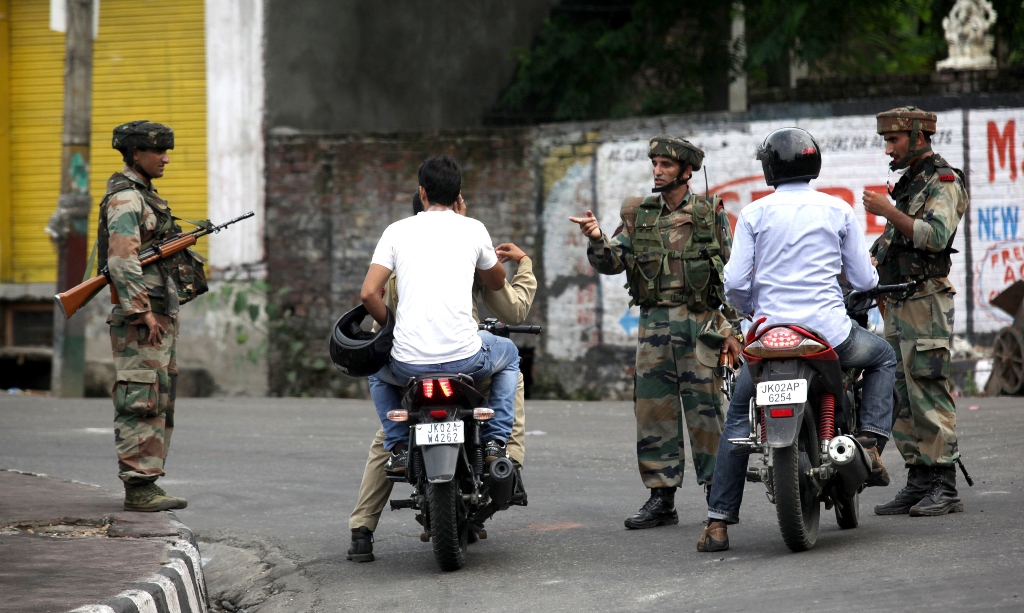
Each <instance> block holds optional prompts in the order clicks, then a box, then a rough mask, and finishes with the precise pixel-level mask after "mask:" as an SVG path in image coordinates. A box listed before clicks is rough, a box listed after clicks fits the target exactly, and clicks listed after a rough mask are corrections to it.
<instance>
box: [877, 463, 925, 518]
mask: <svg viewBox="0 0 1024 613" xmlns="http://www.w3.org/2000/svg"><path fill="white" fill-rule="evenodd" d="M930 487H931V470H930V469H929V468H928V467H927V466H916V465H915V466H911V467H910V468H909V470H908V471H907V484H906V485H905V486H903V489H901V490H900V491H899V492H898V493H897V494H896V498H894V499H892V501H890V502H887V503H885V504H879V505H875V515H906V514H907V513H909V512H910V507H912V506H914V505H915V504H917V503H918V502H920V501H921V499H922V498H924V496H925V494H927V493H928V490H929V488H930Z"/></svg>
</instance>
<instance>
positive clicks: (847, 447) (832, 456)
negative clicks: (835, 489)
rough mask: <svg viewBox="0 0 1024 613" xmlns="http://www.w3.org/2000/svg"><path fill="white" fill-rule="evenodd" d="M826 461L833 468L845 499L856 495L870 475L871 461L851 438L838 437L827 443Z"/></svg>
mask: <svg viewBox="0 0 1024 613" xmlns="http://www.w3.org/2000/svg"><path fill="white" fill-rule="evenodd" d="M828 459H829V460H830V461H831V462H832V465H833V466H834V467H835V469H836V473H837V474H838V476H839V479H840V480H841V481H842V487H843V492H844V494H845V495H846V496H847V497H852V496H853V495H854V494H856V493H857V491H858V490H859V489H860V486H861V485H863V484H864V482H865V481H866V480H867V478H868V475H870V474H871V461H870V460H869V459H868V455H867V453H865V451H864V448H863V447H861V445H860V443H858V442H857V439H855V438H853V437H850V436H845V435H840V436H837V437H835V438H834V439H832V440H831V441H829V444H828Z"/></svg>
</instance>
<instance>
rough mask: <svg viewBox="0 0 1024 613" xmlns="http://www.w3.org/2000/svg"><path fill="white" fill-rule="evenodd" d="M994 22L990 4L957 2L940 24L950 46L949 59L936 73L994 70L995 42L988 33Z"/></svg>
mask: <svg viewBox="0 0 1024 613" xmlns="http://www.w3.org/2000/svg"><path fill="white" fill-rule="evenodd" d="M995 22H996V11H995V9H993V8H992V3H991V2H989V0H956V4H954V5H953V10H951V11H950V12H949V16H947V17H946V18H944V19H943V20H942V29H943V30H945V31H946V43H947V44H948V45H949V57H948V58H946V59H944V60H942V61H941V62H939V63H937V64H936V65H935V67H936V68H937V69H938V70H985V69H988V68H995V67H996V59H995V58H994V57H992V47H993V45H994V44H995V38H994V37H993V36H992V35H991V34H989V33H988V31H989V29H990V28H991V27H992V26H993V25H994V24H995Z"/></svg>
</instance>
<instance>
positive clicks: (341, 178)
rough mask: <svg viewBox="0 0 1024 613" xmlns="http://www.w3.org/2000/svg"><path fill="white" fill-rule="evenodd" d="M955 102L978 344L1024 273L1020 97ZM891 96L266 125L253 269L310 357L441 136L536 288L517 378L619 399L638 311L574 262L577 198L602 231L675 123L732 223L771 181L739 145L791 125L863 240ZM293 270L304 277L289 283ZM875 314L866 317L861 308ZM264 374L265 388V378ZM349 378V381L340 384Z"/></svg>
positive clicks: (871, 223) (968, 287)
mask: <svg viewBox="0 0 1024 613" xmlns="http://www.w3.org/2000/svg"><path fill="white" fill-rule="evenodd" d="M925 102H927V101H925ZM966 102H972V104H964V105H963V106H962V107H960V108H945V109H943V110H941V111H940V112H939V113H938V116H939V132H938V133H937V134H936V135H935V137H934V139H933V145H934V147H935V150H936V151H938V152H939V153H940V154H942V155H943V156H944V157H945V158H946V159H947V160H948V161H949V162H950V163H951V164H953V165H955V166H958V167H960V168H963V169H964V170H965V172H966V173H967V176H968V183H969V190H970V193H971V197H972V202H971V207H970V209H969V211H970V212H969V215H967V216H965V218H964V220H963V221H962V222H961V226H960V230H959V232H958V234H957V237H956V241H955V243H954V247H955V248H956V249H957V250H958V253H957V254H955V255H954V260H953V270H952V272H951V275H950V276H951V278H952V280H953V283H954V285H955V286H956V287H957V290H958V292H957V295H956V298H955V304H956V308H957V317H956V322H955V331H956V333H957V334H961V335H967V336H969V337H970V338H971V339H972V340H975V341H981V342H985V341H986V340H988V339H991V336H992V334H993V333H994V332H995V331H997V330H998V329H999V328H1001V327H1002V326H1004V325H1006V324H1007V323H1008V322H1009V320H1010V318H1009V316H1008V315H1006V314H1004V313H1002V312H1001V311H999V310H998V309H995V308H993V307H991V306H989V305H988V300H990V299H991V297H992V296H994V295H995V294H997V293H998V292H999V291H1001V290H1002V289H1004V288H1005V287H1007V286H1008V285H1009V284H1011V283H1012V282H1013V281H1015V280H1017V279H1020V278H1022V277H1024V227H1022V226H1021V224H1020V211H1019V208H1020V202H1021V201H1022V200H1024V150H1022V149H1021V148H1022V147H1024V97H1021V99H1020V100H1017V101H1016V106H1013V107H1009V108H978V107H979V106H980V105H981V104H984V102H985V99H984V98H977V99H974V100H973V101H972V100H967V101H966ZM921 105H922V106H925V105H924V104H923V103H921ZM892 106H894V105H892V104H889V103H888V102H881V103H874V104H872V103H870V102H863V103H862V108H859V109H855V110H854V112H852V113H850V114H843V115H830V114H829V111H830V108H829V107H810V106H806V105H800V106H796V105H794V106H791V107H777V108H774V109H770V112H768V111H769V110H766V109H760V110H757V111H755V112H754V113H751V114H745V115H739V114H732V115H729V114H714V115H699V116H674V117H655V118H647V119H632V120H623V121H609V122H593V123H584V124H553V125H547V126H540V127H538V128H531V129H521V130H504V131H500V132H495V131H486V130H474V131H464V132H459V133H439V134H420V135H416V136H396V135H385V136H368V137H350V138H328V137H322V136H292V137H273V138H271V139H270V142H269V146H268V160H269V162H268V179H267V181H268V197H267V199H268V217H269V218H270V219H272V220H273V221H272V222H271V223H270V228H271V230H269V231H268V242H269V243H270V244H274V245H281V246H282V248H283V249H284V251H281V252H278V249H277V248H275V249H274V250H273V252H274V253H272V255H271V259H270V261H269V263H268V267H269V271H268V273H269V277H268V278H269V280H270V282H271V285H272V286H275V287H277V286H280V285H282V284H287V285H289V286H290V287H291V288H292V289H293V292H292V293H291V294H290V295H289V297H288V301H289V302H290V304H292V305H295V308H297V309H298V308H302V309H305V312H306V313H307V316H306V318H305V320H304V321H302V322H299V321H296V322H295V323H296V324H298V325H297V328H298V329H301V330H305V331H306V332H307V333H308V334H309V338H311V339H316V342H317V343H321V345H320V347H321V348H320V349H319V350H318V352H319V353H318V355H321V356H324V357H325V358H326V343H324V341H323V339H325V338H326V334H327V330H328V329H329V326H330V324H331V322H332V321H333V319H334V318H336V317H337V316H338V315H340V314H341V312H343V311H344V310H346V309H347V308H349V307H350V306H352V305H354V304H355V303H356V300H357V294H358V289H359V285H360V283H361V281H362V278H363V276H364V275H365V272H366V268H367V266H368V264H369V258H370V255H371V253H372V250H373V247H374V245H375V244H376V241H377V239H378V238H379V236H380V233H381V232H382V231H383V229H384V228H385V227H386V225H387V224H388V223H390V222H392V221H394V220H396V219H398V218H400V217H402V216H405V215H407V214H408V210H409V205H408V200H409V196H410V193H411V186H412V185H414V184H415V181H414V174H413V171H414V169H415V166H416V164H417V163H418V162H419V161H420V160H422V159H423V158H424V157H426V155H428V154H430V153H438V152H442V151H446V152H449V153H452V154H453V155H455V156H456V157H457V158H458V159H460V160H461V161H462V162H463V164H464V166H465V168H466V177H467V179H466V184H465V187H464V190H463V192H464V194H465V196H466V198H467V201H469V202H470V203H471V207H470V213H471V214H472V215H474V216H475V217H477V218H479V219H481V221H483V222H484V223H485V224H486V225H487V226H488V227H489V228H490V229H491V232H492V235H493V237H494V240H495V241H496V242H497V241H501V240H506V238H512V239H513V240H516V241H520V240H521V241H522V243H521V244H522V245H524V246H525V247H526V248H527V250H528V251H529V252H530V253H531V255H533V257H534V261H535V263H536V264H537V267H536V268H537V270H538V275H539V277H540V291H539V293H538V298H537V301H536V303H535V305H534V309H533V311H532V312H531V315H530V322H531V323H536V324H541V325H543V326H545V333H544V334H543V335H542V336H541V337H540V339H539V340H538V343H539V344H538V346H537V355H536V360H535V363H534V373H533V375H534V381H535V382H536V388H535V390H534V391H535V392H538V393H539V394H541V395H556V396H573V395H574V396H576V397H595V396H597V397H606V398H629V397H631V396H632V374H633V352H634V351H635V343H636V331H637V323H638V310H637V309H636V308H635V307H634V308H633V309H629V308H628V307H627V304H628V300H629V299H628V296H627V294H626V291H625V289H624V288H623V284H624V279H623V278H621V275H620V276H617V277H607V276H601V275H597V274H595V272H594V271H593V270H592V269H591V267H590V266H589V264H588V263H587V261H586V256H585V249H586V245H585V242H584V241H583V240H582V237H581V236H580V233H579V230H578V228H577V227H576V226H575V225H574V224H571V223H570V222H568V220H567V219H566V218H567V217H568V216H569V215H572V214H577V213H581V212H582V211H584V210H586V209H591V210H593V211H594V212H595V214H596V215H597V216H598V217H599V219H600V220H601V224H602V227H603V228H604V229H605V231H607V232H611V231H613V230H614V229H615V227H616V226H617V225H618V221H619V220H618V210H619V205H620V203H621V201H622V198H624V197H627V196H631V195H636V194H644V193H649V190H650V185H651V178H650V162H649V160H648V159H647V156H646V145H647V139H648V138H649V137H650V136H651V135H653V134H658V133H671V134H680V135H685V136H687V137H688V138H690V139H691V140H692V141H693V142H694V143H695V144H697V145H698V146H700V147H701V148H703V149H704V150H705V151H706V152H707V158H706V161H705V165H706V168H707V178H706V181H707V188H708V189H710V191H711V192H713V193H717V194H718V195H720V196H721V197H722V198H723V200H724V201H725V205H726V209H727V211H728V212H729V214H730V216H731V217H732V218H733V220H734V222H735V217H736V216H737V215H738V214H739V212H740V211H741V210H742V208H743V207H744V206H746V205H747V204H749V203H750V202H752V201H754V200H756V199H757V198H759V197H761V196H763V195H765V194H767V193H770V189H771V188H768V187H766V186H765V184H764V181H763V176H762V173H761V168H760V164H759V163H758V162H756V161H755V160H754V151H755V148H756V146H757V145H758V144H759V143H760V142H761V141H762V140H763V138H764V136H765V135H767V134H768V133H769V132H770V131H772V130H773V129H776V128H778V127H783V126H787V125H797V126H800V127H803V128H805V129H807V130H809V131H810V132H811V133H812V134H813V135H815V136H816V137H817V139H818V141H819V143H820V145H821V147H822V151H823V153H824V163H823V167H822V172H821V175H820V177H819V178H818V179H817V180H816V181H814V182H812V186H814V187H815V188H817V189H819V190H821V191H825V192H827V193H830V194H833V195H835V196H837V197H839V198H841V199H843V200H845V201H846V202H848V203H850V205H851V206H852V207H853V208H854V211H855V212H856V214H857V217H858V219H859V221H860V223H861V226H862V228H863V229H864V232H865V235H866V238H867V240H868V241H869V242H870V241H873V240H874V239H875V238H876V237H877V236H878V235H879V234H880V233H881V231H882V229H883V227H884V223H883V220H880V219H877V218H875V216H873V215H867V214H866V212H865V211H864V209H863V206H862V204H861V194H862V192H863V191H864V190H866V189H867V190H874V191H884V190H885V189H886V184H887V182H890V181H891V182H893V183H895V181H896V180H897V179H898V177H897V176H896V175H895V174H891V173H889V171H888V159H887V158H886V157H885V155H884V153H883V151H884V146H883V143H882V141H881V138H880V137H879V136H877V135H876V134H875V133H874V126H875V119H874V113H875V112H878V111H880V110H885V109H888V108H891V107H892ZM925 108H927V107H925ZM765 116H768V117H767V118H765ZM691 186H692V189H694V190H698V191H704V189H705V176H704V175H703V174H702V173H701V174H698V176H697V177H695V180H694V181H693V182H692V183H691ZM473 203H481V204H482V203H487V205H488V206H473ZM492 203H493V204H492ZM286 245H292V246H286ZM531 250H532V251H531ZM303 265H305V266H306V267H307V268H305V269H303V268H302V266H303ZM306 271H308V272H306ZM296 275H304V276H303V277H302V278H303V281H302V284H301V285H300V284H297V283H296ZM307 283H308V285H305V284H307ZM311 304H315V305H316V310H315V311H314V310H313V309H311V308H310V307H309V305H311ZM874 319H875V322H876V323H877V324H879V325H880V324H881V321H880V318H878V316H877V313H876V314H874ZM314 349H315V347H314ZM288 368H292V366H289V365H288V364H287V360H285V359H283V355H278V356H277V357H276V358H272V366H271V369H272V373H273V372H276V371H277V370H282V369H288ZM324 374H325V378H324V379H323V381H327V382H329V383H326V384H321V385H320V387H319V388H317V387H316V385H311V386H310V387H307V388H304V389H307V390H308V389H320V390H322V392H321V393H336V389H337V388H338V386H341V385H344V383H339V381H347V380H343V379H342V378H341V377H340V376H339V375H336V374H334V373H333V372H330V371H328V372H327V373H324ZM311 383H312V382H311ZM271 388H272V389H274V390H279V389H282V388H281V387H280V386H279V384H278V383H277V379H276V378H275V377H272V381H271ZM357 392H358V390H357V389H356V388H355V387H353V388H352V393H357Z"/></svg>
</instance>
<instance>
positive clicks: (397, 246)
mask: <svg viewBox="0 0 1024 613" xmlns="http://www.w3.org/2000/svg"><path fill="white" fill-rule="evenodd" d="M371 263H373V264H379V265H381V266H383V267H385V268H387V269H389V270H393V271H395V273H396V275H397V281H398V296H399V300H398V313H397V320H396V322H395V343H394V347H393V348H392V349H391V356H392V357H393V358H394V359H396V360H398V361H399V362H405V363H407V364H442V363H445V362H454V361H456V360H464V359H466V358H468V357H471V356H473V355H474V354H475V353H476V352H477V351H479V350H480V337H479V336H478V335H477V323H476V320H475V319H473V273H474V272H475V271H476V269H477V268H479V269H480V270H490V269H491V268H493V267H494V265H495V264H497V263H498V258H497V256H495V255H494V247H493V246H492V245H491V236H490V234H488V233H487V228H485V227H484V225H483V224H482V223H480V222H479V221H477V220H475V219H470V218H468V217H465V216H462V215H458V214H456V213H455V212H453V211H424V212H422V213H419V214H417V215H416V216H414V217H408V218H406V219H403V220H401V221H396V222H395V223H393V224H391V225H390V226H388V227H387V229H386V230H384V234H383V235H381V237H380V242H378V243H377V248H376V249H375V250H374V252H373V259H372V260H371Z"/></svg>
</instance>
